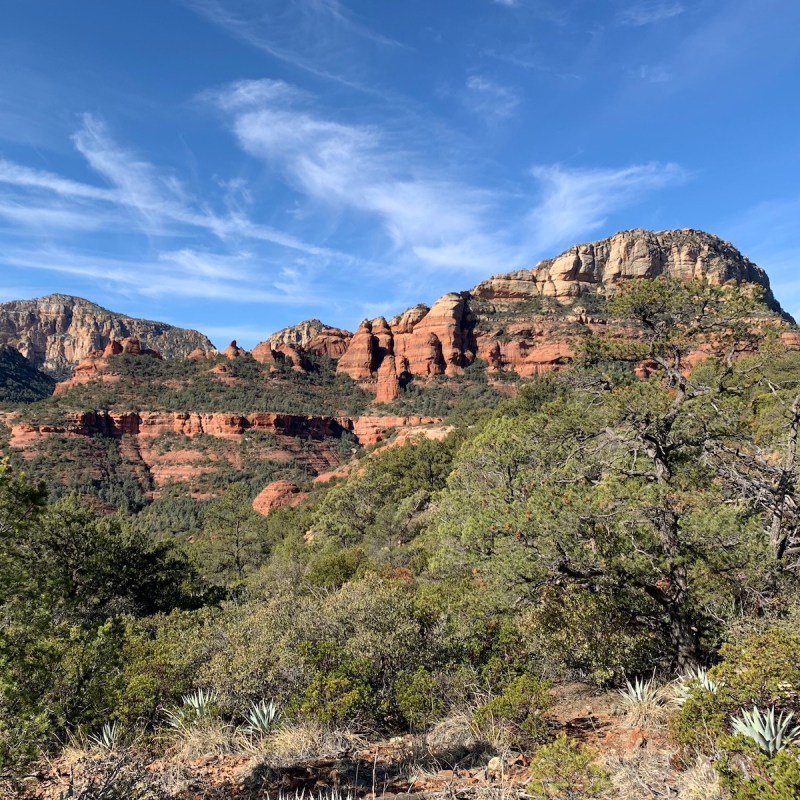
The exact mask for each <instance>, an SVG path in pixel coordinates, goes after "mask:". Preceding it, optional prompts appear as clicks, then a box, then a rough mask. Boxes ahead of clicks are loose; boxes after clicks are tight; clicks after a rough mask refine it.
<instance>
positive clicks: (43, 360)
mask: <svg viewBox="0 0 800 800" xmlns="http://www.w3.org/2000/svg"><path fill="white" fill-rule="evenodd" d="M126 338H132V339H138V340H140V341H142V342H146V343H147V345H148V347H151V348H153V349H154V350H157V351H158V352H159V353H161V354H162V355H163V356H164V357H165V358H180V357H184V356H187V355H188V354H189V353H190V352H191V351H192V350H195V349H198V348H201V349H204V350H211V349H213V345H212V344H211V342H210V341H209V340H208V338H207V337H206V336H204V335H203V334H202V333H198V332H197V331H193V330H186V329H184V328H176V327H173V326H172V325H167V324H165V323H163V322H151V321H149V320H143V319H135V318H134V317H127V316H124V315H120V314H115V313H114V312H112V311H108V310H107V309H105V308H101V307H100V306H98V305H95V304H94V303H90V302H89V301H88V300H83V299H82V298H80V297H70V296H69V295H62V294H51V295H47V297H40V298H37V299H35V300H14V301H12V302H9V303H2V304H0V345H9V346H11V347H14V348H15V349H16V350H18V351H19V352H20V353H22V355H24V356H25V357H26V358H27V359H28V361H30V362H31V363H32V364H33V366H34V367H36V368H38V369H42V370H43V371H45V372H47V373H48V374H50V375H53V376H55V377H58V378H62V377H66V376H68V375H69V374H70V373H71V372H72V369H73V368H74V367H75V366H76V365H77V364H78V363H79V362H80V360H81V359H83V358H85V357H86V356H88V355H89V354H90V353H92V352H96V351H102V350H103V349H104V348H105V347H106V346H107V345H108V344H109V342H110V341H112V340H122V339H126Z"/></svg>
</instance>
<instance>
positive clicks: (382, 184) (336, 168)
mask: <svg viewBox="0 0 800 800" xmlns="http://www.w3.org/2000/svg"><path fill="white" fill-rule="evenodd" d="M206 98H207V99H209V100H212V101H213V102H215V104H216V105H217V107H218V108H219V109H220V110H221V111H222V112H223V114H224V115H225V118H226V119H227V121H228V124H229V126H230V128H231V130H232V132H233V133H234V135H235V136H236V139H237V141H238V143H239V145H240V147H241V148H242V149H243V150H244V151H245V152H246V153H248V154H249V155H251V156H252V157H254V158H256V159H258V160H260V161H262V162H263V163H264V164H265V165H267V166H268V167H269V168H270V169H271V170H274V171H276V172H277V173H278V174H280V175H281V176H282V177H283V179H284V180H285V181H286V182H287V183H289V184H290V185H291V186H292V188H293V189H294V190H295V191H296V192H298V193H300V194H301V195H303V196H305V197H306V198H307V199H308V200H309V201H311V202H314V203H316V204H321V205H324V206H328V207H332V208H334V209H336V210H338V211H339V212H343V211H349V212H350V213H356V214H366V215H369V216H371V217H373V218H374V219H375V221H376V222H377V224H378V226H379V229H380V230H382V232H383V234H384V236H385V237H386V238H387V239H388V240H389V241H390V243H391V245H392V250H391V251H389V252H387V254H386V256H385V257H384V258H385V260H386V261H387V262H388V263H391V262H395V263H397V262H398V260H399V261H400V263H402V264H403V265H404V267H405V266H406V265H407V263H416V266H417V268H423V269H427V270H429V271H438V270H442V269H456V270H461V271H464V270H466V271H468V272H471V273H475V274H477V273H480V272H484V273H485V272H486V271H487V270H490V269H493V270H495V271H497V269H498V268H503V267H507V268H511V266H512V265H514V264H517V265H519V264H520V261H522V262H523V263H524V261H526V260H529V259H530V258H531V257H532V255H533V254H535V253H540V252H541V251H542V250H543V249H544V248H546V247H550V246H554V245H556V244H558V243H561V242H564V241H566V240H569V238H570V237H572V236H578V235H583V234H586V233H588V232H590V231H593V230H596V229H597V228H599V227H601V226H602V224H603V223H604V222H605V220H606V219H607V218H608V216H609V215H610V214H611V213H613V212H615V211H618V210H619V209H621V208H624V207H626V206H627V205H629V204H632V203H634V202H636V201H638V200H640V199H642V198H643V197H645V196H646V195H647V194H648V193H649V192H652V191H656V190H658V189H661V188H664V187H666V186H669V185H673V184H675V183H677V182H680V181H682V180H684V179H685V177H686V176H685V174H684V173H683V171H682V170H681V169H680V168H679V167H677V166H675V165H671V164H667V165H661V164H656V163H652V164H644V165H634V166H630V167H625V168H621V169H567V168H564V167H561V166H558V165H550V166H540V167H536V168H534V169H533V171H532V173H531V174H532V177H533V179H534V181H533V184H532V185H529V186H528V187H524V188H521V189H520V190H519V192H518V193H516V194H511V193H509V192H507V191H505V190H500V189H498V188H496V187H492V186H479V185H474V184H472V183H470V182H468V181H464V180H461V179H459V177H458V176H455V177H454V176H451V175H448V174H442V173H441V172H440V171H439V169H438V168H437V167H436V166H433V165H431V164H430V163H429V162H428V160H427V159H426V157H425V155H424V154H422V153H420V152H418V151H415V150H414V149H413V148H409V147H404V146H403V145H402V144H398V143H397V142H396V141H393V140H392V136H391V134H390V133H389V132H387V131H385V130H383V129H381V128H380V127H378V126H375V125H372V126H370V125H361V124H353V123H348V122H343V121H341V120H338V119H334V118H333V117H331V116H329V115H326V114H325V113H324V112H322V111H321V110H320V109H319V107H315V104H314V101H313V99H312V98H310V97H309V96H308V95H302V94H293V93H292V91H291V89H290V87H288V86H285V85H278V84H276V83H275V82H274V81H268V82H266V83H264V84H263V85H262V82H255V83H253V82H246V83H236V84H233V85H231V86H229V87H226V88H224V89H222V90H219V91H218V92H217V93H216V94H207V95H206Z"/></svg>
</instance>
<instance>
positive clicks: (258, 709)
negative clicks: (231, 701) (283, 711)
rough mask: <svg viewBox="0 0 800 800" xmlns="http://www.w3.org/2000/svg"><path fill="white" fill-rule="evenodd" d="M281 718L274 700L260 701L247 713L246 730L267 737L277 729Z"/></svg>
mask: <svg viewBox="0 0 800 800" xmlns="http://www.w3.org/2000/svg"><path fill="white" fill-rule="evenodd" d="M279 717H280V711H278V707H277V706H276V705H275V701H274V700H270V701H269V702H267V701H266V700H259V701H258V702H257V703H253V704H252V705H251V706H250V710H249V711H248V712H247V725H245V730H246V731H247V732H248V733H252V734H257V735H259V736H266V735H267V734H268V733H269V732H270V731H271V730H272V729H273V728H274V727H275V723H276V722H277V721H278V719H279Z"/></svg>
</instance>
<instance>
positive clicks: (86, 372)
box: [53, 338, 161, 395]
mask: <svg viewBox="0 0 800 800" xmlns="http://www.w3.org/2000/svg"><path fill="white" fill-rule="evenodd" d="M122 353H126V354H129V355H134V356H146V357H149V358H158V359H161V354H160V353H159V352H158V351H156V350H151V349H149V348H146V347H145V348H143V347H142V346H141V342H140V341H139V340H138V339H133V338H127V339H122V340H120V341H117V340H111V341H110V342H109V343H108V344H107V345H106V346H105V347H104V348H103V349H102V350H95V351H93V352H91V353H89V355H88V356H86V357H85V358H82V359H81V360H80V361H79V362H78V364H77V366H76V367H75V369H74V370H73V372H72V375H71V376H70V377H69V378H68V379H67V380H65V381H61V382H59V383H57V384H56V386H55V390H54V392H53V394H54V395H60V394H64V392H66V391H69V389H71V388H72V387H73V386H79V385H80V384H83V383H90V382H92V381H102V382H103V383H117V382H118V381H119V377H118V376H117V375H114V374H106V373H105V370H106V368H107V367H108V363H109V362H108V359H109V358H110V357H111V356H117V355H121V354H122Z"/></svg>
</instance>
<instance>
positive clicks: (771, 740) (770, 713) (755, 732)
mask: <svg viewBox="0 0 800 800" xmlns="http://www.w3.org/2000/svg"><path fill="white" fill-rule="evenodd" d="M791 723H792V714H790V713H786V712H784V713H783V714H781V715H780V716H779V717H778V718H777V719H776V718H775V706H770V708H769V709H768V710H767V712H766V713H764V714H762V713H761V711H760V710H759V709H758V707H757V706H753V710H752V711H745V710H744V709H742V711H741V713H740V714H739V715H738V716H735V717H731V725H732V726H733V730H734V731H735V732H736V733H740V734H742V735H743V736H747V737H748V738H750V739H752V740H753V741H754V742H755V743H756V744H757V745H758V748H759V750H761V752H762V753H766V754H767V755H768V756H774V755H775V753H777V752H778V751H780V750H783V748H784V747H786V745H787V744H792V742H794V741H796V740H797V739H798V737H800V726H797V725H794V726H792V724H791Z"/></svg>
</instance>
